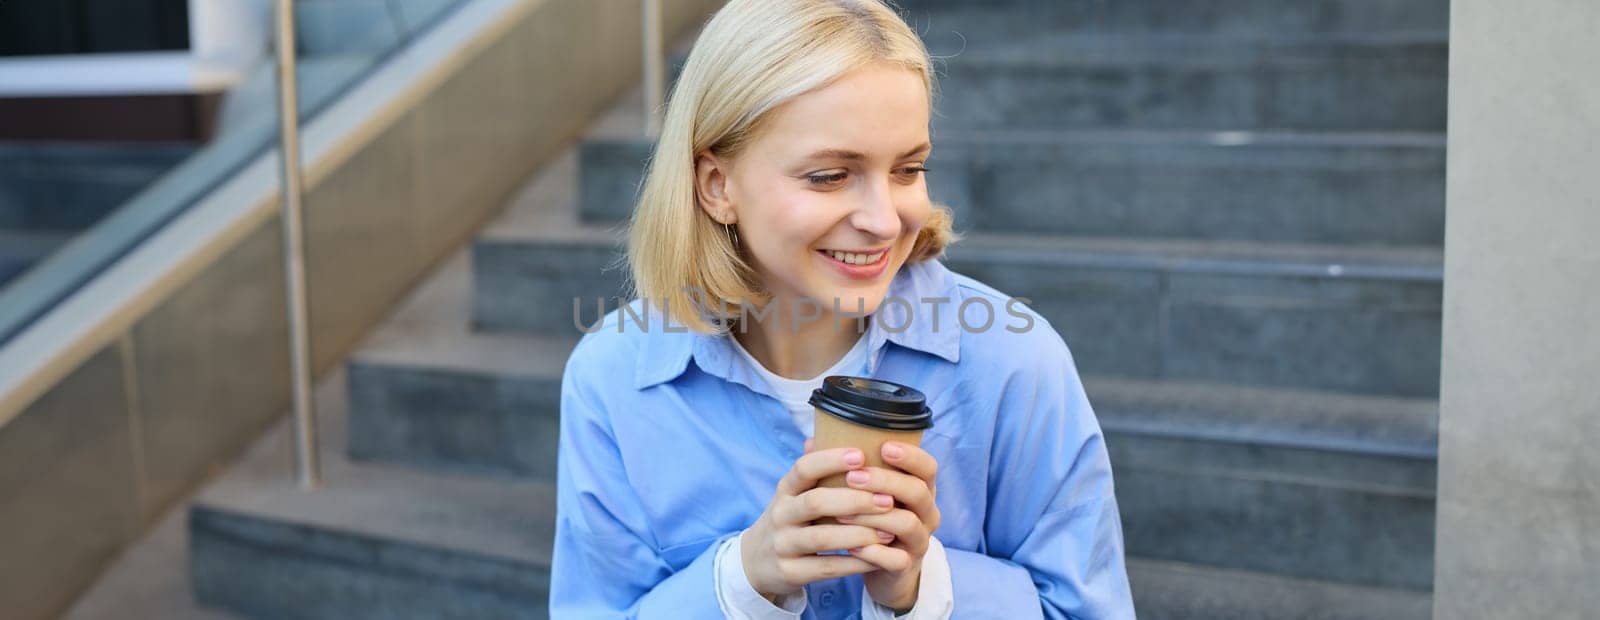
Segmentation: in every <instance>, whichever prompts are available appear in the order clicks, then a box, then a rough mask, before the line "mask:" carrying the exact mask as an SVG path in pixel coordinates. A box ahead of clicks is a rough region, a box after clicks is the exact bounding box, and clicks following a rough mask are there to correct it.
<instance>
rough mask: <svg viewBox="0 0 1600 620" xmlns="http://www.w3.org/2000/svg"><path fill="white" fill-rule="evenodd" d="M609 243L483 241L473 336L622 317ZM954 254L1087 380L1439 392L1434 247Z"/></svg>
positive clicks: (523, 238) (1116, 246) (1122, 247)
mask: <svg viewBox="0 0 1600 620" xmlns="http://www.w3.org/2000/svg"><path fill="white" fill-rule="evenodd" d="M606 234H607V233H605V232H603V231H598V230H595V231H593V232H592V234H591V236H590V237H589V238H587V239H581V238H576V237H562V238H556V237H550V236H545V235H544V234H542V233H531V234H530V233H516V234H498V233H495V234H486V235H483V236H480V237H479V239H478V240H477V241H476V242H475V243H474V254H475V259H474V260H475V265H476V267H475V273H476V278H477V281H478V283H479V285H478V287H477V288H476V289H475V290H474V298H475V303H474V317H475V319H474V324H475V326H476V327H478V328H480V329H484V330H488V331H518V332H526V333H544V334H568V335H572V334H576V333H577V327H576V325H577V324H579V323H582V324H585V325H587V324H589V323H592V322H593V321H594V320H596V319H597V318H599V315H600V314H602V312H600V310H599V309H598V307H599V306H600V301H601V298H604V300H605V303H604V306H603V307H604V308H605V309H606V310H610V309H614V308H616V307H617V305H618V304H617V302H616V301H615V298H616V297H618V296H621V294H622V289H621V286H622V270H621V269H619V268H612V267H613V266H614V265H615V263H616V261H617V260H618V258H619V254H618V252H619V251H620V250H619V247H620V246H619V245H618V244H617V243H616V242H615V241H613V240H611V239H610V238H608V237H607V236H606ZM947 254H948V257H947V258H946V259H945V261H946V264H947V265H949V266H950V267H951V269H953V270H955V271H957V272H960V273H963V274H966V275H968V276H971V277H973V278H976V279H977V280H979V281H981V282H984V283H986V284H989V285H990V286H993V287H994V288H996V289H998V290H1000V291H1002V292H1004V293H1007V294H1010V295H1014V296H1018V297H1022V298H1026V299H1028V300H1030V302H1029V305H1030V306H1031V307H1032V308H1033V309H1035V310H1036V311H1038V312H1039V313H1040V314H1041V315H1043V316H1044V317H1045V318H1046V319H1048V320H1049V321H1050V322H1051V324H1052V325H1053V326H1054V327H1055V328H1056V329H1057V330H1058V331H1060V332H1061V333H1062V334H1063V336H1064V337H1065V338H1066V340H1067V342H1068V343H1069V344H1071V345H1072V346H1073V348H1074V351H1075V352H1076V354H1077V357H1078V360H1079V363H1080V368H1081V369H1082V370H1083V371H1084V372H1086V373H1089V374H1103V375H1113V376H1127V377H1135V378H1146V379H1173V380H1192V381H1208V382H1216V383H1234V384H1245V385H1266V386H1280V387H1301V388H1312V389H1320V390H1329V391H1342V392H1354V393H1367V394H1378V395H1395V396H1410V397H1422V398H1433V397H1435V396H1436V395H1437V393H1438V380H1439V379H1438V376H1439V354H1438V352H1439V346H1440V344H1439V343H1440V341H1439V338H1440V335H1439V334H1440V331H1439V330H1440V312H1441V311H1440V307H1441V303H1442V295H1443V291H1442V288H1443V287H1442V271H1443V268H1442V264H1443V258H1442V252H1441V251H1440V250H1439V249H1438V248H1414V249H1403V248H1357V247H1341V246H1316V245H1290V244H1265V243H1251V242H1231V243H1225V242H1194V241H1166V240H1117V239H1082V238H1065V237H1049V236H1022V235H999V234H989V233H982V234H973V235H970V236H969V237H968V238H967V239H965V240H963V241H961V242H959V243H957V244H955V245H954V246H952V247H951V248H950V249H949V250H948V253H947ZM575 300H576V302H577V303H578V304H579V306H578V308H577V309H576V314H575V308H574V303H575ZM997 313H998V310H997ZM1001 318H1002V319H1003V318H1004V317H1001ZM981 322H982V321H981V319H980V318H974V324H979V323H981Z"/></svg>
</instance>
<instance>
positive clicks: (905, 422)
mask: <svg viewBox="0 0 1600 620" xmlns="http://www.w3.org/2000/svg"><path fill="white" fill-rule="evenodd" d="M927 400H928V399H927V398H926V397H924V396H923V395H922V392H919V391H917V390H915V389H913V388H910V387H907V386H904V385H900V384H898V383H891V382H889V381H882V380H879V379H870V378H866V377H846V376H842V375H833V376H830V377H828V378H826V379H823V380H822V387H820V388H817V389H815V390H812V392H811V406H813V407H815V408H816V413H814V414H813V415H814V416H815V418H814V419H815V430H814V431H813V435H812V439H813V443H812V449H813V450H828V449H831V448H848V447H854V448H859V449H860V450H861V452H862V454H864V455H866V457H867V465H868V466H870V467H885V465H884V463H883V454H882V449H883V443H884V442H886V441H898V442H901V443H906V444H910V445H913V446H920V445H922V431H924V430H927V428H928V427H930V426H933V412H932V411H930V410H929V409H928V404H927ZM817 484H818V486H825V487H845V486H849V485H848V483H846V482H845V479H844V474H837V475H833V476H829V477H827V478H823V479H822V480H821V481H820V482H818V483H817ZM817 522H818V523H833V522H834V520H833V519H819V520H818V521H817Z"/></svg>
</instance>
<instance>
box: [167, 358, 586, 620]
mask: <svg viewBox="0 0 1600 620" xmlns="http://www.w3.org/2000/svg"><path fill="white" fill-rule="evenodd" d="M341 387H342V385H341V382H339V381H329V382H326V383H325V384H324V386H323V389H320V390H319V392H318V403H317V404H318V410H319V411H320V412H321V414H322V420H321V425H322V428H323V431H324V433H325V435H324V441H323V442H322V444H321V458H322V463H323V484H322V486H321V487H320V488H318V489H317V490H315V491H306V490H303V489H301V488H299V487H298V486H297V485H296V484H295V482H294V480H293V476H292V475H291V474H292V472H291V470H290V469H289V467H288V464H289V463H290V462H292V460H291V447H292V435H291V432H290V431H291V428H290V425H289V423H288V420H284V421H283V422H282V423H280V424H278V425H277V426H276V427H275V428H274V429H273V430H272V432H270V433H269V434H267V435H266V436H264V437H263V438H262V439H261V440H259V441H258V442H256V444H255V445H254V446H252V448H251V449H250V451H249V452H248V453H247V454H246V455H245V456H244V458H243V459H241V461H240V462H239V463H238V464H236V465H235V466H234V467H233V468H231V469H230V470H229V472H228V473H227V474H226V475H225V476H223V477H222V478H220V479H218V480H217V481H215V482H213V483H212V484H210V485H208V487H207V488H206V489H205V490H204V491H203V492H202V493H201V494H200V496H199V497H198V498H197V499H196V501H195V504H194V505H193V507H192V508H191V509H190V513H189V521H188V528H189V540H190V557H189V568H190V571H191V580H192V587H193V592H194V594H195V596H196V599H197V600H198V601H199V602H200V603H201V604H202V605H205V606H207V607H214V608H220V609H224V610H227V611H230V612H233V613H237V614H241V615H244V616H246V617H257V618H260V617H271V618H543V617H545V610H546V605H547V602H546V597H547V593H548V581H549V567H550V551H551V544H552V541H553V537H554V521H553V517H554V514H555V510H554V508H555V489H554V486H553V485H551V484H549V483H544V482H531V481H516V480H494V479H487V478H481V477H465V476H450V475H439V474H432V473H426V472H421V471H416V470H411V469H405V468H396V467H385V466H377V465H371V464H364V463H359V462H352V461H350V460H348V459H346V458H344V456H343V454H342V452H341V447H342V446H343V445H344V441H345V438H346V411H347V409H346V406H345V402H344V395H345V392H344V391H343V390H342V389H340V388H341Z"/></svg>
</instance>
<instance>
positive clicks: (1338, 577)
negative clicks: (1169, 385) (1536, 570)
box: [1112, 459, 1434, 589]
mask: <svg viewBox="0 0 1600 620" xmlns="http://www.w3.org/2000/svg"><path fill="white" fill-rule="evenodd" d="M1112 466H1113V467H1114V468H1115V471H1116V476H1117V501H1118V504H1119V506H1120V507H1121V508H1122V525H1123V536H1124V540H1125V542H1126V545H1127V550H1128V553H1129V554H1130V555H1137V556H1143V557H1156V558H1162V559H1171V560H1179V561H1184V562H1192V563H1200V564H1206V565H1211V566H1222V567H1229V568H1239V569H1246V570H1253V571H1260V572H1268V573H1273V574H1281V575H1288V576H1295V577H1304V578H1313V579H1326V580H1332V581H1339V582H1344V583H1353V584H1365V585H1374V586H1394V587H1408V588H1413V589H1427V588H1429V587H1431V585H1432V583H1433V534H1434V528H1433V519H1434V496H1433V494H1431V493H1416V492H1409V491H1404V490H1399V489H1382V488H1362V487H1349V486H1334V485H1330V484H1323V483H1314V482H1306V481H1302V480H1295V479H1279V478H1274V477H1273V476H1271V475H1270V473H1268V472H1250V473H1246V474H1240V473H1237V472H1229V471H1213V470H1208V469H1206V468H1205V467H1204V465H1203V464H1187V465H1185V466H1183V467H1179V468H1172V469H1168V468H1163V467H1156V466H1145V465H1142V464H1139V463H1135V462H1129V461H1128V460H1126V459H1125V460H1124V462H1123V463H1120V464H1119V463H1113V464H1112Z"/></svg>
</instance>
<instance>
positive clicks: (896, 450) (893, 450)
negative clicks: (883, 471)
mask: <svg viewBox="0 0 1600 620" xmlns="http://www.w3.org/2000/svg"><path fill="white" fill-rule="evenodd" d="M905 455H906V451H905V449H903V448H901V447H900V444H897V443H894V442H890V443H886V444H883V457H884V458H889V459H898V458H900V457H902V456H905Z"/></svg>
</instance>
